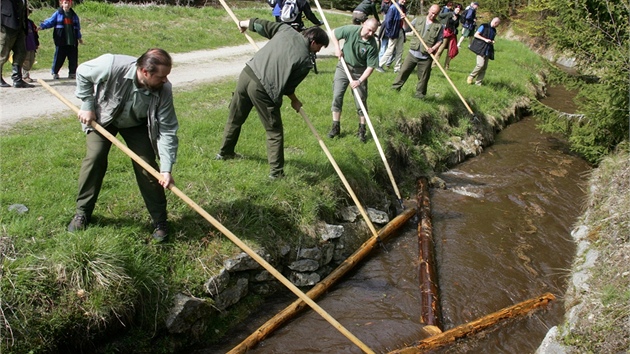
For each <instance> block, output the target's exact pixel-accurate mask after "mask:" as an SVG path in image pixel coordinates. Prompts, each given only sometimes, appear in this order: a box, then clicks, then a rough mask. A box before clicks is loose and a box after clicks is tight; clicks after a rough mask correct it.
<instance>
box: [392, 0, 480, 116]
mask: <svg viewBox="0 0 630 354" xmlns="http://www.w3.org/2000/svg"><path fill="white" fill-rule="evenodd" d="M392 5H394V6H395V7H396V10H398V12H400V13H401V14H402V13H403V12H402V9H401V8H400V6H399V5H398V3H397V2H396V1H395V0H393V1H392ZM405 21H406V22H407V25H408V26H409V28H411V30H412V31H413V34H415V35H416V37H418V39H419V40H420V43H422V45H423V46H424V48H425V49H426V50H429V46H427V44H426V43H425V42H424V39H422V36H421V35H420V33H418V31H416V29H415V28H414V27H413V25H412V24H411V21H409V19H408V18H407V17H405ZM429 55H430V56H431V58H432V59H433V62H434V63H436V64H437V66H438V68H440V70H441V71H442V73H443V74H444V77H446V80H447V81H448V83H449V84H451V86H452V87H453V90H455V93H457V96H459V99H460V100H461V101H462V102H463V103H464V106H466V109H467V110H468V112H469V113H470V114H471V115H473V117H474V116H475V113H473V110H472V109H471V108H470V106H469V105H468V102H466V100H465V99H464V97H463V96H462V94H461V93H459V90H458V89H457V87H455V84H454V83H453V81H452V80H451V78H450V77H449V76H448V74H447V73H446V70H444V68H443V67H442V64H440V61H439V60H437V58H436V57H435V55H433V54H432V53H429Z"/></svg>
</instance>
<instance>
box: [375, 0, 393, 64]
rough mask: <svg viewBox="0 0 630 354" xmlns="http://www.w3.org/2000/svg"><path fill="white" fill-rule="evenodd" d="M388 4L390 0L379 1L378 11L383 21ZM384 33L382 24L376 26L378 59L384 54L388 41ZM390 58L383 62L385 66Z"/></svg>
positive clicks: (390, 2)
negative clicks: (379, 7)
mask: <svg viewBox="0 0 630 354" xmlns="http://www.w3.org/2000/svg"><path fill="white" fill-rule="evenodd" d="M390 6H392V1H391V0H383V1H382V2H381V9H380V10H379V11H380V12H381V15H383V21H385V17H386V16H387V11H388V10H389V8H390ZM384 34H385V31H384V30H383V26H378V30H377V31H376V37H377V38H378V42H379V51H378V60H379V61H380V60H381V58H382V57H383V54H385V50H386V49H387V43H389V38H387V37H385V36H384ZM392 60H393V58H391V59H390V61H389V62H388V63H385V65H387V66H389V65H391V64H392Z"/></svg>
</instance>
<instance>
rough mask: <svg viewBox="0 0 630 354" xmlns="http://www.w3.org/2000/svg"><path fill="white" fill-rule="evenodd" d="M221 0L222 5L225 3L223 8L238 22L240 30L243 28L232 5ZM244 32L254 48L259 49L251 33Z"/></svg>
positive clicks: (237, 25)
mask: <svg viewBox="0 0 630 354" xmlns="http://www.w3.org/2000/svg"><path fill="white" fill-rule="evenodd" d="M219 2H221V5H223V8H224V9H225V11H227V13H228V14H229V15H230V17H231V18H232V20H234V23H236V27H238V30H239V31H240V30H241V24H240V23H239V22H238V18H236V15H234V12H232V9H230V7H229V6H228V4H227V3H226V2H225V0H219ZM243 34H244V35H245V38H247V40H248V41H249V43H251V45H253V46H254V48H256V50H258V46H257V45H256V42H254V39H253V38H252V37H251V36H250V35H249V34H247V33H246V32H243Z"/></svg>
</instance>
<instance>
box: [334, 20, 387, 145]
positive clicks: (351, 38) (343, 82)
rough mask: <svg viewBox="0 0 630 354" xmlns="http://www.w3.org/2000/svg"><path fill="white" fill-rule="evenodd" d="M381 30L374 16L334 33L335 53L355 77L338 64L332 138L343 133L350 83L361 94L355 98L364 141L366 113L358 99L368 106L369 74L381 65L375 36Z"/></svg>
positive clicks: (340, 28)
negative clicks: (343, 120) (342, 111)
mask: <svg viewBox="0 0 630 354" xmlns="http://www.w3.org/2000/svg"><path fill="white" fill-rule="evenodd" d="M377 29H378V21H376V19H374V18H371V19H368V20H367V21H365V22H364V23H363V24H362V25H361V26H357V25H347V26H343V27H339V28H337V29H336V30H335V31H334V32H333V36H332V42H333V44H334V45H335V55H336V56H337V57H338V58H341V57H342V56H343V57H344V59H345V61H346V64H348V70H349V71H350V75H351V76H352V80H350V79H349V78H348V76H347V75H346V73H345V70H344V68H343V65H344V64H343V63H342V62H341V61H339V63H337V69H336V70H335V77H334V79H333V102H332V117H333V125H332V129H331V130H330V133H328V137H329V138H334V137H336V136H338V135H339V134H340V133H341V126H340V120H341V109H342V107H343V96H344V95H345V93H346V90H347V89H348V85H350V86H351V87H352V88H353V89H356V90H357V91H358V93H359V96H360V97H354V100H355V103H356V107H357V114H358V115H359V130H358V131H357V136H358V137H359V140H361V142H363V143H365V141H366V137H365V112H363V110H362V109H361V105H360V104H359V102H358V100H361V101H362V102H363V106H364V107H366V109H367V94H368V82H367V80H368V77H370V75H371V74H372V72H373V71H374V68H376V67H377V66H378V43H377V42H376V39H374V34H375V33H376V30H377ZM340 39H343V40H344V44H343V50H342V49H341V46H340V45H339V40H340Z"/></svg>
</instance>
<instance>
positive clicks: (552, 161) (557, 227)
mask: <svg viewBox="0 0 630 354" xmlns="http://www.w3.org/2000/svg"><path fill="white" fill-rule="evenodd" d="M568 95H570V93H566V92H564V91H563V90H562V88H555V89H552V90H550V97H549V98H547V100H546V102H545V103H546V104H548V105H550V106H552V107H553V108H555V109H557V110H560V111H565V112H569V113H571V112H572V107H571V106H570V100H567V96H568ZM589 169H590V167H589V165H588V164H587V163H586V162H584V161H583V160H581V159H580V158H579V157H577V156H575V155H573V154H571V153H570V152H569V150H568V147H567V144H566V143H565V142H564V141H563V140H561V139H560V138H558V137H557V136H553V135H549V134H541V133H540V132H539V131H538V130H537V129H536V127H535V119H534V118H532V117H527V118H525V119H523V120H521V121H520V122H518V123H515V124H512V125H511V126H509V127H507V128H506V129H505V130H504V131H503V132H501V133H500V134H499V135H498V137H497V140H496V142H495V144H494V145H493V146H491V147H489V148H487V149H486V150H485V151H484V153H482V154H481V155H480V156H478V157H476V158H473V159H470V160H468V161H466V162H464V163H462V164H460V165H458V166H456V167H455V168H453V169H451V170H449V171H448V172H446V173H443V174H442V175H441V176H440V177H441V178H442V179H443V180H444V181H446V183H447V189H444V190H441V189H434V190H432V191H431V202H432V215H433V232H434V240H435V248H436V254H435V256H436V261H437V273H438V277H439V288H440V297H439V298H440V303H441V308H442V317H443V320H442V323H443V327H444V330H447V329H450V328H453V327H456V326H458V325H461V324H464V323H467V322H470V321H473V320H475V319H478V318H480V317H482V316H484V315H487V314H489V313H491V312H494V311H498V310H500V309H502V308H505V307H508V306H511V305H514V304H516V303H518V302H521V301H524V300H527V299H530V298H533V297H537V296H540V295H542V294H544V293H546V292H551V293H552V294H554V295H555V296H556V297H557V301H555V302H552V306H550V307H549V308H548V309H547V310H543V311H540V310H539V311H537V312H535V313H534V314H533V315H531V316H528V317H524V318H519V319H513V320H509V321H507V322H504V323H501V324H499V325H498V326H495V327H493V328H492V329H489V330H486V331H484V332H482V333H480V334H476V335H474V336H472V337H470V338H466V339H463V340H460V341H458V342H456V343H455V344H452V345H449V346H447V347H443V348H441V349H438V350H435V351H434V353H533V352H534V351H535V350H536V348H537V347H538V345H539V344H540V342H541V340H542V339H543V338H544V336H545V334H546V332H547V331H548V329H549V328H550V327H552V326H554V325H556V324H559V323H560V322H561V321H562V317H563V315H564V310H563V304H562V301H563V295H564V292H565V289H566V281H567V277H568V270H569V267H570V265H571V262H572V257H573V255H574V252H575V245H574V243H573V241H572V239H571V236H570V231H571V228H572V225H573V223H574V222H575V221H576V218H577V217H578V215H579V214H580V213H581V211H582V209H581V206H582V202H581V201H582V200H583V199H584V196H585V186H584V183H585V181H586V174H587V171H589ZM415 223H416V220H412V221H411V222H409V223H408V225H407V226H406V227H405V228H404V229H402V230H400V232H399V233H398V235H396V236H394V237H392V238H391V239H390V240H389V241H388V243H387V244H386V245H385V247H384V248H381V249H379V250H378V251H376V252H374V253H373V254H372V255H371V257H369V258H368V259H366V260H365V261H364V262H363V263H362V264H361V265H359V266H358V267H357V269H356V270H355V271H353V272H352V273H351V274H350V275H349V276H347V277H346V278H345V279H344V280H343V281H341V282H340V283H339V284H338V285H337V286H335V287H334V288H332V289H331V290H330V292H329V293H328V294H327V295H325V296H324V297H322V298H321V299H319V300H318V301H317V303H318V304H319V305H320V306H321V307H322V308H323V309H324V310H325V311H327V312H328V313H329V314H331V316H332V317H334V318H335V319H337V320H338V321H339V322H340V323H341V324H342V325H343V326H344V327H345V328H346V329H348V331H350V332H351V333H353V334H354V335H355V336H356V337H358V338H359V339H360V340H361V341H362V342H363V343H365V344H366V345H367V346H368V347H370V348H371V349H372V350H374V351H375V352H377V353H385V352H388V351H391V350H394V349H398V348H402V347H404V346H406V345H410V344H412V343H413V342H414V341H417V340H420V339H423V338H426V337H427V336H428V334H427V333H426V332H425V331H423V325H422V324H420V300H419V299H420V291H419V287H418V260H417V258H418V244H417V228H416V224H415ZM294 300H295V296H294V295H293V294H287V295H282V296H278V297H276V298H275V299H274V300H273V302H272V303H269V304H267V305H266V306H265V307H264V308H263V309H261V311H259V312H258V313H256V314H255V315H254V316H252V317H251V319H250V320H248V321H246V322H247V323H246V324H245V325H244V326H243V327H242V328H240V329H237V330H236V331H235V332H234V333H232V334H231V335H230V340H229V341H230V342H231V343H224V344H222V345H221V346H218V347H214V348H206V349H203V350H199V351H196V352H195V353H196V354H202V353H223V352H226V351H228V350H229V349H231V348H232V347H233V346H234V345H236V344H238V343H239V342H240V341H241V340H242V339H244V338H245V337H246V336H248V335H249V334H250V333H251V332H253V331H254V330H256V329H257V328H258V326H260V325H262V324H263V323H264V322H265V321H266V320H267V319H268V318H270V317H272V316H273V315H274V314H275V313H277V312H278V311H280V310H282V309H283V308H284V307H285V306H286V305H287V304H289V303H290V302H292V301H294ZM250 352H251V353H361V350H360V349H359V348H358V347H357V346H355V345H354V344H352V342H350V340H348V339H347V338H345V337H344V336H343V335H342V334H340V333H339V332H338V331H337V330H336V329H335V328H333V327H332V326H331V325H330V324H329V323H328V322H327V321H325V320H324V319H323V318H322V317H321V316H320V315H318V314H317V313H315V312H314V311H307V312H305V313H303V314H302V315H300V316H299V317H297V318H296V319H295V320H293V321H292V322H290V323H288V324H286V325H285V326H283V327H282V328H281V329H280V330H278V331H277V332H275V333H274V334H273V335H272V336H270V337H269V338H267V339H266V340H265V341H263V342H262V343H260V344H259V345H258V346H257V348H255V349H253V350H251V351H250Z"/></svg>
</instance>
